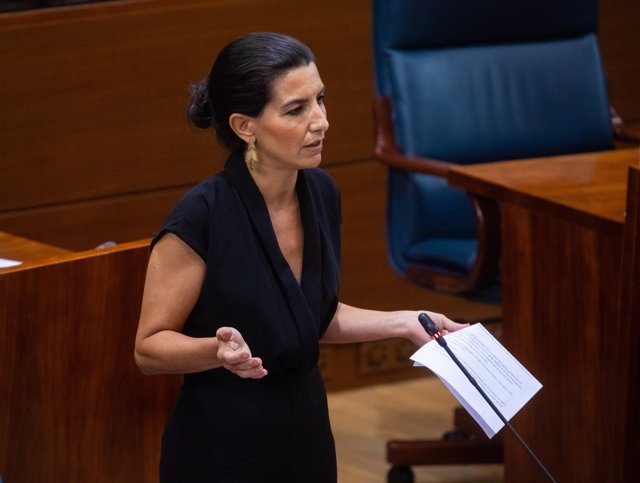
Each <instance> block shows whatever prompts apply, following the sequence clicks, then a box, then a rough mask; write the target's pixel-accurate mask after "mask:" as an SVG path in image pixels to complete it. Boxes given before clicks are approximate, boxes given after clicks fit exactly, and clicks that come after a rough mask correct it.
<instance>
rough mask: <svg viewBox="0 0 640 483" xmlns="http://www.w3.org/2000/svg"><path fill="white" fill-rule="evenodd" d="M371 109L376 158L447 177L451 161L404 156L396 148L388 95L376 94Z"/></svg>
mask: <svg viewBox="0 0 640 483" xmlns="http://www.w3.org/2000/svg"><path fill="white" fill-rule="evenodd" d="M373 110H374V120H375V126H376V145H375V149H374V154H375V156H376V158H378V159H379V160H380V161H382V162H383V163H385V164H386V165H388V166H390V167H392V168H396V169H402V170H406V171H415V172H418V173H424V174H430V175H433V176H440V177H443V178H446V177H447V174H448V173H449V168H450V167H451V163H448V162H446V161H441V160H438V159H430V158H423V157H419V156H406V155H405V154H404V153H402V152H401V151H400V149H398V145H397V144H396V139H395V134H394V132H393V121H392V119H391V99H389V97H386V96H377V97H376V99H375V100H374V105H373Z"/></svg>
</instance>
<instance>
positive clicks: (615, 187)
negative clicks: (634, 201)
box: [449, 149, 640, 235]
mask: <svg viewBox="0 0 640 483" xmlns="http://www.w3.org/2000/svg"><path fill="white" fill-rule="evenodd" d="M639 156H640V154H639V153H638V150H637V149H620V150H613V151H605V152H599V153H589V154H578V155H568V156H550V157H546V158H535V159H528V160H519V161H505V162H503V163H486V164H477V165H474V166H473V167H471V166H464V167H462V166H460V167H455V168H452V170H451V173H450V174H449V180H450V182H451V183H452V184H455V185H456V186H460V187H463V188H465V189H467V190H469V191H471V192H473V193H476V194H479V195H482V196H486V197H487V198H492V199H496V200H498V201H507V202H510V203H515V204H518V205H519V206H523V207H525V208H529V209H532V210H537V211H539V212H540V213H544V214H547V215H550V216H555V217H557V218H561V219H570V220H572V221H573V222H575V223H578V224H580V225H582V226H584V227H587V228H595V229H602V230H604V231H606V232H608V233H613V234H618V235H619V234H621V233H622V232H621V229H622V224H623V221H624V211H625V202H626V200H625V198H624V196H621V193H625V192H626V186H627V167H628V166H629V165H631V164H633V163H637V162H638V157H639Z"/></svg>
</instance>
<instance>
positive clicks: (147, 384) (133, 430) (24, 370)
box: [0, 243, 180, 483]
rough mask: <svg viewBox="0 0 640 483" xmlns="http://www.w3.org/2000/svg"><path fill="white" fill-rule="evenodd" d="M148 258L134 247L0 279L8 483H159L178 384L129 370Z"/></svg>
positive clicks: (0, 383) (0, 377) (0, 429)
mask: <svg viewBox="0 0 640 483" xmlns="http://www.w3.org/2000/svg"><path fill="white" fill-rule="evenodd" d="M147 256H148V249H147V244H146V243H138V244H130V245H127V246H123V247H121V248H118V249H115V250H113V249H108V250H104V251H103V252H101V253H94V252H90V253H88V254H79V255H74V256H72V257H70V258H71V261H68V262H64V263H53V264H47V265H43V266H41V267H37V268H31V269H17V270H13V271H9V272H8V273H6V272H4V273H2V274H0V300H2V304H0V320H1V321H2V323H0V340H2V341H3V350H2V351H0V367H2V371H0V387H2V404H0V468H2V472H3V478H4V479H5V481H8V482H15V483H32V482H33V483H36V482H42V481H66V482H70V483H85V482H87V481H92V482H96V483H99V482H105V483H107V482H112V481H122V482H143V481H145V482H151V481H156V478H157V476H156V475H157V466H158V454H159V441H160V435H161V431H162V427H163V422H164V419H165V418H166V414H167V412H168V410H169V408H170V406H171V404H172V401H173V397H174V395H175V393H176V390H177V387H178V384H179V382H180V378H179V377H169V376H161V377H145V376H143V375H142V374H141V373H140V372H139V371H138V369H137V367H136V365H135V362H134V358H133V342H134V337H135V332H136V327H137V320H138V315H139V310H140V300H141V294H142V286H143V282H144V270H143V269H142V268H143V267H144V266H145V265H146V260H147Z"/></svg>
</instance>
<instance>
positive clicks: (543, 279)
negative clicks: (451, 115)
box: [451, 150, 640, 483]
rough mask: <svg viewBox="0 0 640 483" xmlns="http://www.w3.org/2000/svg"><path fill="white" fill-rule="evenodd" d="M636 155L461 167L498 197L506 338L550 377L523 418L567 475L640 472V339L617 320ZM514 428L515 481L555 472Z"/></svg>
mask: <svg viewBox="0 0 640 483" xmlns="http://www.w3.org/2000/svg"><path fill="white" fill-rule="evenodd" d="M637 162H638V153H637V151H636V150H623V151H617V152H610V153H599V154H588V155H584V156H569V157H562V158H556V159H549V160H547V161H543V160H527V161H522V162H519V163H495V164H493V165H484V166H483V165H474V166H468V167H460V168H456V169H455V170H454V171H453V172H452V176H451V182H452V183H454V184H455V185H456V186H459V187H462V188H465V189H468V190H471V191H473V192H475V193H476V194H479V195H482V196H487V197H491V198H494V199H496V200H498V201H499V202H500V209H501V236H502V246H503V258H502V286H503V341H504V344H505V346H506V347H507V348H508V349H509V350H510V351H511V352H512V353H513V354H514V356H516V358H518V359H519V360H520V361H521V362H522V363H523V364H524V366H525V367H527V368H528V369H529V370H530V371H531V372H532V374H533V375H534V376H536V377H537V378H538V379H539V380H540V382H541V383H542V384H543V388H542V390H541V391H540V392H539V393H538V394H537V395H535V396H534V398H533V399H532V400H531V401H530V402H529V403H528V404H527V405H526V406H525V407H524V408H523V409H522V410H521V411H520V413H519V414H517V415H516V417H515V418H514V420H513V422H514V426H515V427H516V429H518V431H519V432H520V433H521V434H522V436H523V437H524V439H525V440H526V441H527V442H528V443H529V445H530V446H531V447H532V448H533V450H534V451H535V452H536V453H537V454H538V456H539V457H540V459H541V460H542V461H543V462H544V464H545V465H546V466H547V468H549V470H550V471H551V473H552V474H553V475H554V476H555V477H556V478H557V480H558V481H637V480H638V478H639V477H640V475H639V474H638V469H637V466H636V465H635V461H634V462H633V468H632V471H633V474H632V475H631V477H630V478H629V475H623V471H624V470H623V468H624V466H625V463H628V461H625V458H626V457H625V435H627V434H628V433H627V423H628V422H627V421H626V419H625V413H624V411H621V408H624V407H626V404H627V401H628V397H629V391H628V386H627V379H626V377H627V374H628V373H629V368H630V367H631V364H632V361H633V359H632V358H633V357H634V356H633V354H637V352H638V351H639V350H640V347H639V341H638V339H637V338H636V339H634V340H631V341H630V340H625V339H626V337H625V335H624V334H625V333H627V330H628V329H629V327H628V326H625V329H626V330H625V331H620V330H619V329H620V327H619V324H620V322H619V318H618V317H619V301H620V296H621V287H623V286H625V284H626V283H627V282H626V281H625V280H624V279H623V278H622V267H621V254H622V248H623V231H624V221H625V218H624V213H625V205H626V197H625V193H626V184H627V182H626V177H627V171H628V167H629V166H630V165H632V164H636V163H637ZM636 203H638V201H637V200H636ZM623 291H624V290H623ZM634 303H635V302H634ZM635 322H637V321H633V322H632V323H635ZM618 335H620V337H622V339H620V338H619V337H618ZM630 411H632V410H631V409H630ZM629 430H631V429H630V428H629ZM633 431H635V430H633ZM504 437H505V481H507V482H518V483H521V482H537V481H540V482H542V481H546V479H545V477H544V475H543V474H542V473H541V472H540V470H539V469H538V468H537V467H536V466H535V465H534V464H533V463H532V461H531V460H530V458H529V456H528V455H527V454H526V452H525V451H524V450H523V449H522V448H521V447H520V446H519V445H518V444H517V442H516V441H515V439H514V438H513V437H512V436H511V435H510V434H509V433H508V432H507V433H504ZM634 449H635V451H636V453H637V450H638V448H634ZM603 455H607V456H606V457H605V458H603V457H602V456H603Z"/></svg>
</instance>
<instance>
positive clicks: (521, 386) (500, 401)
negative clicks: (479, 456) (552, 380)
mask: <svg viewBox="0 0 640 483" xmlns="http://www.w3.org/2000/svg"><path fill="white" fill-rule="evenodd" d="M444 337H445V340H446V341H447V345H448V346H449V348H450V349H451V352H453V354H454V355H455V356H456V357H457V358H458V360H459V361H460V362H461V363H462V365H463V366H464V367H465V369H466V370H467V371H468V372H469V374H471V376H472V377H473V378H474V379H475V380H476V382H477V383H478V385H479V386H480V387H481V388H482V390H483V391H484V392H485V394H486V395H487V396H488V397H489V399H491V402H492V403H493V404H494V405H495V406H496V407H497V408H498V410H499V411H500V413H501V414H502V415H503V416H504V417H505V418H506V419H507V420H510V419H511V418H512V417H513V416H514V415H515V414H516V413H517V412H518V411H519V410H520V409H521V408H522V406H524V405H525V404H526V403H527V401H529V399H531V398H532V397H533V395H534V394H535V393H536V392H538V391H539V390H540V388H541V387H542V384H540V382H538V380H537V379H536V378H535V377H533V376H532V375H531V373H530V372H529V371H527V369H526V368H525V367H524V366H523V365H522V364H520V363H519V362H518V361H517V359H516V358H515V357H513V356H512V355H511V354H510V353H509V351H507V349H505V348H504V346H503V345H502V344H500V342H498V341H497V340H496V338H495V337H493V336H492V335H491V334H490V333H489V331H487V329H485V328H484V327H483V326H482V325H481V324H474V325H471V326H469V327H467V328H464V329H462V330H458V331H456V332H452V333H450V334H447V335H446V336H444ZM411 360H413V361H414V362H415V363H416V365H422V366H425V367H428V368H429V369H431V370H432V371H433V372H434V373H435V374H436V375H437V376H438V377H439V378H440V380H441V381H442V382H443V383H444V384H445V385H446V386H447V388H449V390H450V391H451V393H452V394H453V395H454V396H455V397H456V399H458V401H460V403H461V404H462V405H463V406H464V407H465V409H466V410H467V411H468V412H469V414H471V416H473V418H474V419H475V420H476V422H477V423H478V424H479V425H480V427H481V428H482V429H483V431H484V432H485V433H486V434H487V436H488V437H489V438H493V436H494V435H495V434H496V433H497V432H498V431H500V429H502V427H503V426H504V423H503V422H502V421H501V420H500V418H499V417H498V415H497V414H496V413H495V412H494V411H493V409H491V406H489V404H488V403H487V402H486V401H485V400H484V398H483V397H482V395H481V394H480V393H479V392H478V390H477V389H476V388H475V387H474V386H473V384H471V382H469V379H467V377H466V376H465V375H464V374H463V372H462V371H461V370H460V368H459V367H458V366H457V365H456V363H455V362H454V361H453V359H451V357H450V356H449V354H447V352H446V351H445V349H444V348H443V347H440V345H438V343H437V342H436V341H434V340H433V341H430V342H428V343H427V344H425V345H423V346H422V347H421V348H420V349H418V351H417V352H416V353H415V354H413V355H412V356H411Z"/></svg>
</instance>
